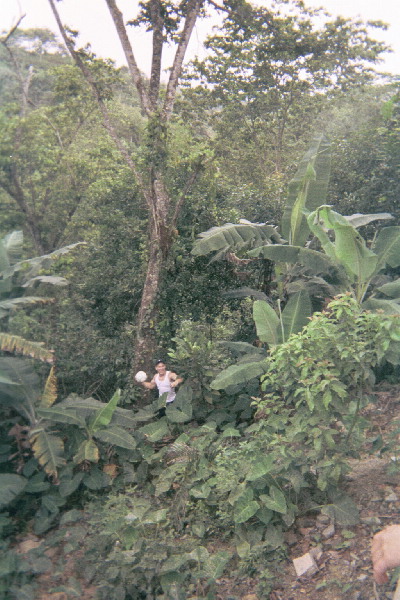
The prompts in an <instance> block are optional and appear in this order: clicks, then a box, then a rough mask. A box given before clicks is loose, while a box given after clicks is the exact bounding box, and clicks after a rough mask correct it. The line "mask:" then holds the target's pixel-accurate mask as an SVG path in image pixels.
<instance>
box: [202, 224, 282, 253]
mask: <svg viewBox="0 0 400 600" xmlns="http://www.w3.org/2000/svg"><path fill="white" fill-rule="evenodd" d="M281 241H282V238H281V236H280V235H279V233H278V232H277V230H276V228H275V227H273V226H272V225H268V224H266V223H262V224H260V223H249V222H246V223H238V224H233V223H226V224H225V225H222V226H221V227H212V228H211V229H209V230H208V231H205V232H203V233H201V234H200V236H199V239H197V240H196V241H195V243H194V246H193V248H192V254H194V255H195V256H205V255H206V254H209V253H210V252H220V253H221V257H222V256H223V255H224V254H225V253H226V252H228V251H229V252H238V251H240V250H243V249H249V248H254V247H256V246H261V245H264V244H271V243H279V242H281Z"/></svg>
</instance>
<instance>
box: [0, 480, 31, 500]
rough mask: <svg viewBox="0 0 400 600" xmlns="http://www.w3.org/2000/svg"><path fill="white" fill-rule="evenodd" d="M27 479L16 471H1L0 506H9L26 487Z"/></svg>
mask: <svg viewBox="0 0 400 600" xmlns="http://www.w3.org/2000/svg"><path fill="white" fill-rule="evenodd" d="M26 484H27V480H26V479H25V477H21V475H16V474H14V473H0V508H3V507H4V506H7V505H8V504H10V502H12V501H13V500H14V498H16V497H17V496H18V495H19V494H20V493H21V492H22V491H23V489H24V488H25V486H26Z"/></svg>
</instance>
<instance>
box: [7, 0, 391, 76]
mask: <svg viewBox="0 0 400 600" xmlns="http://www.w3.org/2000/svg"><path fill="white" fill-rule="evenodd" d="M137 4H138V1H137V0H119V1H118V5H119V7H120V9H121V10H122V12H123V14H124V17H125V18H126V20H128V19H129V18H132V16H133V14H134V10H135V9H136V7H137ZM260 4H264V5H267V4H268V2H267V0H261V1H260ZM306 4H308V5H311V6H313V7H318V6H323V7H324V8H325V9H326V10H327V11H328V12H330V13H331V14H333V15H338V14H340V15H343V16H344V17H361V18H362V19H363V20H381V21H384V22H386V23H388V24H389V25H390V28H389V30H388V31H387V32H380V31H376V32H374V34H375V35H376V37H377V38H378V39H379V40H381V41H384V42H386V43H387V44H388V45H390V46H391V47H392V48H393V50H394V52H393V53H392V54H388V55H387V58H386V61H385V64H384V65H382V66H381V67H380V70H384V71H389V72H391V73H393V74H396V75H397V74H399V73H400V3H399V2H398V0H380V2H377V0H306ZM59 10H60V13H61V15H62V19H63V21H64V23H66V24H68V25H69V26H70V27H72V28H74V29H77V30H78V31H79V32H80V33H81V36H80V41H81V44H82V45H83V44H85V43H87V42H90V43H91V45H92V48H93V50H94V52H96V53H97V54H98V55H100V56H102V57H104V58H106V57H109V58H113V59H114V60H116V61H117V63H118V64H124V63H125V60H124V56H123V52H122V50H121V48H120V45H119V41H118V39H117V35H116V33H115V31H114V28H113V26H112V23H111V17H110V15H109V13H108V9H107V6H106V4H105V2H103V0H84V1H82V0H63V2H60V3H59ZM22 14H25V15H26V16H25V18H24V20H23V21H22V23H21V27H23V28H30V27H47V28H49V29H51V30H54V31H56V32H57V33H58V31H57V28H56V25H55V21H54V17H53V15H52V13H51V11H50V7H49V4H48V2H47V0H1V2H0V29H1V30H8V29H10V27H11V26H12V25H13V24H14V23H15V22H16V21H17V19H18V17H19V16H20V15H22ZM213 24H214V23H213V22H212V21H211V20H208V21H205V22H204V21H203V22H201V23H198V25H197V26H196V29H195V31H194V35H193V36H192V40H191V43H190V48H189V53H188V56H194V55H195V54H198V53H201V49H202V40H203V39H204V37H205V36H206V35H207V33H210V32H211V30H212V27H213ZM131 36H132V37H131V39H132V40H134V42H133V47H134V50H135V54H136V57H137V61H138V63H139V66H140V68H141V69H142V70H143V71H145V72H147V73H148V72H149V64H150V45H149V40H148V36H146V34H144V33H141V32H139V31H138V30H137V29H131ZM133 36H134V37H133ZM170 58H171V57H168V56H167V57H166V60H167V61H168V60H170ZM165 66H168V64H166V65H165Z"/></svg>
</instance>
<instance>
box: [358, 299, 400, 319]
mask: <svg viewBox="0 0 400 600" xmlns="http://www.w3.org/2000/svg"><path fill="white" fill-rule="evenodd" d="M361 306H362V307H363V309H364V310H372V311H377V310H381V311H383V312H384V313H385V314H386V315H400V304H398V303H397V302H395V301H394V300H385V299H384V298H368V300H366V301H365V302H363V303H362V305H361Z"/></svg>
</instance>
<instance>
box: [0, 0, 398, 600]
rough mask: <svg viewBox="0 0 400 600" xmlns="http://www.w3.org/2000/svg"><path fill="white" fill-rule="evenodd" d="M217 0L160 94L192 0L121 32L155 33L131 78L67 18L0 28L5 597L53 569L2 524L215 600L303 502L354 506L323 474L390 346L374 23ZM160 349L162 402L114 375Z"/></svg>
mask: <svg viewBox="0 0 400 600" xmlns="http://www.w3.org/2000/svg"><path fill="white" fill-rule="evenodd" d="M106 1H107V4H108V6H109V8H110V10H111V12H112V15H113V19H114V23H115V27H116V29H117V30H118V31H119V33H120V34H121V32H122V34H123V31H124V30H125V29H124V28H125V25H124V23H121V22H120V21H119V17H118V12H117V11H116V10H115V2H114V0H106ZM50 4H52V5H54V7H55V9H56V5H55V4H54V2H53V1H52V0H50ZM157 7H158V8H157ZM156 8H157V10H156ZM161 8H162V10H161ZM158 9H160V10H159V11H158ZM225 9H226V12H224V16H223V19H222V23H221V26H220V30H219V32H218V33H217V34H214V35H212V36H211V37H210V38H209V39H208V41H207V43H206V47H207V51H208V55H207V57H206V58H205V59H204V60H202V61H200V60H196V61H194V62H193V64H192V65H190V66H189V67H188V68H187V70H186V72H185V76H184V82H183V86H182V87H181V88H179V89H178V87H177V81H178V78H179V72H178V71H179V69H178V70H177V71H174V69H172V71H171V77H172V79H170V80H169V82H168V83H167V84H166V85H164V84H163V83H162V82H161V79H160V73H161V70H160V64H159V63H158V62H157V60H155V58H154V57H156V58H157V56H159V57H160V56H161V53H162V45H163V43H165V42H166V41H167V40H168V41H169V42H170V43H174V44H176V45H177V47H178V48H180V49H181V50H182V44H183V42H184V41H185V40H186V38H185V35H186V34H185V32H187V31H188V29H189V28H190V27H192V26H193V22H192V21H193V19H194V20H195V19H196V18H199V16H202V15H203V14H205V11H206V7H205V5H202V3H199V2H189V3H187V4H185V6H184V7H183V8H182V6H181V5H179V6H178V5H177V4H175V3H174V2H166V3H164V2H163V3H161V2H152V3H147V2H145V3H143V5H141V9H140V14H139V15H138V17H137V18H136V19H134V20H132V21H130V22H129V23H128V26H129V27H130V26H135V27H140V26H144V27H145V28H147V29H150V30H152V31H153V32H154V33H155V38H154V45H153V49H154V51H155V54H154V56H153V67H152V73H151V76H150V79H149V81H147V80H146V79H145V78H144V76H143V74H140V76H139V74H138V73H137V72H136V71H135V68H134V65H133V63H132V61H130V60H129V59H128V69H126V68H116V67H115V65H114V64H113V63H112V61H109V60H102V59H99V58H98V57H96V56H95V55H94V54H93V53H92V51H91V49H90V47H86V48H83V49H79V48H78V47H77V34H76V32H74V31H72V30H70V29H66V28H64V29H62V34H63V36H64V42H65V43H66V45H67V46H68V50H69V55H70V56H68V54H67V53H66V51H65V49H64V47H63V46H61V45H60V44H59V42H58V40H57V38H56V37H55V36H54V35H53V34H52V33H51V32H48V31H43V30H21V29H15V30H13V31H11V32H7V33H4V34H2V36H1V40H0V41H1V45H0V91H1V100H0V123H1V126H2V138H1V141H0V205H1V216H0V233H1V236H0V237H1V240H0V324H1V332H0V344H1V351H0V352H1V354H0V394H1V404H0V416H1V425H0V467H1V468H0V509H1V513H0V539H1V541H0V550H1V551H2V558H1V559H0V598H5V599H7V600H8V599H9V598H12V599H14V598H15V599H19V598H27V599H30V598H34V597H35V594H36V592H37V588H36V583H35V580H34V575H35V574H40V573H41V572H43V571H45V570H46V569H47V568H48V561H49V559H48V557H47V556H46V555H45V554H44V553H43V552H42V553H41V552H40V550H39V549H37V550H35V551H33V552H32V553H29V555H28V556H27V557H23V556H20V555H18V554H17V553H16V552H15V551H14V550H13V543H14V539H15V536H16V535H17V534H18V535H25V534H28V533H31V532H33V533H34V534H35V535H37V536H41V537H42V538H43V539H45V540H49V541H50V540H51V539H52V536H53V538H54V539H56V538H57V536H62V535H63V531H65V529H67V530H68V535H69V540H70V541H69V543H70V545H71V547H72V548H74V547H76V548H77V547H78V545H79V544H81V543H83V544H84V546H83V550H84V558H83V560H82V564H81V566H80V569H81V573H79V574H81V575H82V577H84V578H85V580H86V581H89V582H90V583H91V584H93V585H95V586H96V588H97V590H98V593H99V597H101V598H104V599H106V598H107V600H108V599H110V600H112V599H113V598H115V600H122V599H123V598H126V599H127V600H128V599H134V600H139V599H142V598H151V599H152V600H153V599H155V598H160V600H181V599H182V600H184V599H185V598H188V597H190V598H197V599H199V600H200V599H207V600H212V599H213V598H215V597H216V594H217V592H216V589H217V580H219V578H221V577H222V576H223V574H224V573H227V570H228V569H229V571H230V572H231V574H232V575H233V576H234V577H238V578H240V577H242V576H244V575H253V574H254V573H256V572H257V573H259V574H260V573H262V575H261V576H259V578H258V579H259V586H260V590H259V591H260V594H261V595H262V597H267V595H268V593H269V590H270V582H271V578H272V577H273V576H274V573H275V570H276V567H277V561H278V560H280V559H282V558H284V556H285V552H286V549H285V534H286V533H287V531H288V530H290V528H291V527H292V526H293V524H294V523H295V521H296V519H297V518H298V516H299V514H307V513H308V512H311V513H315V512H319V511H322V512H324V513H325V514H327V515H329V517H330V518H331V519H332V521H334V522H336V523H339V524H344V525H347V526H351V525H352V524H354V523H356V522H357V519H358V515H357V510H356V507H355V506H354V504H353V502H352V500H351V499H350V498H348V497H347V496H345V495H344V493H343V492H342V491H341V483H342V481H343V476H344V475H345V474H346V473H347V472H348V468H349V467H348V465H349V458H350V457H355V456H357V455H358V453H359V452H360V451H361V450H365V439H366V434H367V432H368V428H369V422H368V420H367V418H366V417H365V416H364V414H363V408H365V406H366V404H367V403H370V402H372V401H373V396H372V395H371V391H372V389H373V386H374V383H375V378H376V376H377V374H379V376H380V377H382V376H385V373H388V372H390V375H391V377H392V378H395V377H396V376H397V371H398V365H399V364H400V346H399V342H400V324H399V312H400V311H399V303H400V302H399V299H400V286H399V279H398V268H399V262H400V261H399V256H400V252H399V244H400V241H399V240H400V229H399V226H398V225H397V223H398V219H399V207H398V181H399V177H398V175H399V160H398V159H399V135H398V134H399V130H398V112H399V107H398V90H396V87H395V84H394V83H390V82H388V80H386V81H385V82H383V81H382V80H379V79H378V78H377V77H376V76H375V75H374V72H373V69H372V65H374V63H375V62H377V61H378V60H379V59H380V57H381V55H382V53H383V52H384V50H385V47H384V45H383V44H381V43H378V42H377V41H375V40H374V39H373V38H372V37H371V33H370V31H371V27H383V26H382V24H379V23H375V24H372V25H371V24H370V25H368V26H367V25H366V24H364V23H362V22H360V21H347V20H345V19H342V18H338V19H330V18H327V19H326V20H325V21H321V20H320V19H319V16H320V14H319V11H314V10H310V9H308V8H307V7H305V6H304V5H303V3H302V2H297V1H294V0H293V1H290V2H287V1H286V0H285V1H284V0H282V1H277V2H273V3H271V6H270V8H269V9H265V8H260V7H254V6H251V5H249V4H247V3H246V2H242V1H239V2H237V1H236V0H234V1H229V2H225ZM113 11H114V12H113ZM183 24H186V25H185V27H182V26H183ZM179 32H180V33H179ZM122 37H123V35H122ZM186 41H188V40H186ZM157 53H158V54H157ZM128 54H129V53H128ZM71 59H72V60H71ZM132 73H134V75H135V76H134V77H133V79H132ZM135 77H136V78H135ZM175 77H176V79H175ZM296 165H298V167H297V170H296ZM350 213H357V214H352V215H350ZM360 213H365V214H360ZM343 215H347V216H343ZM349 215H350V216H349ZM259 221H262V222H259ZM22 232H23V233H22ZM199 234H200V236H199ZM82 241H83V242H84V243H83V244H78V242H82ZM32 257H34V258H32ZM210 257H211V260H210ZM150 288H151V289H150ZM32 290H33V291H32ZM146 290H147V292H146ZM150 292H151V293H150ZM139 342H140V344H142V345H141V346H140V344H139ZM140 347H141V348H142V349H143V355H142V354H141V353H140V352H138V348H140ZM155 352H157V358H158V357H159V356H163V357H164V358H165V360H167V358H168V363H169V364H170V366H171V368H173V369H174V370H175V371H176V372H177V373H178V374H180V375H182V376H183V378H184V381H185V382H184V384H183V385H182V386H181V387H180V388H179V390H178V394H177V398H176V400H175V401H174V403H173V404H172V405H170V406H168V407H166V409H165V410H161V411H160V409H162V408H164V402H165V399H164V398H163V397H161V398H155V397H154V396H153V394H152V393H151V392H144V393H143V392H142V390H141V388H139V386H136V385H135V384H133V383H132V364H133V365H137V364H139V365H140V367H141V368H142V367H143V368H145V369H146V370H148V365H150V368H152V367H151V362H146V361H148V360H149V358H151V357H153V358H155V357H156V356H155ZM378 445H379V444H378ZM83 515H85V521H86V522H85V523H83ZM84 536H85V540H84V542H82V537H84ZM60 539H61V538H60ZM74 544H75V546H74ZM77 593H79V592H77Z"/></svg>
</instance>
